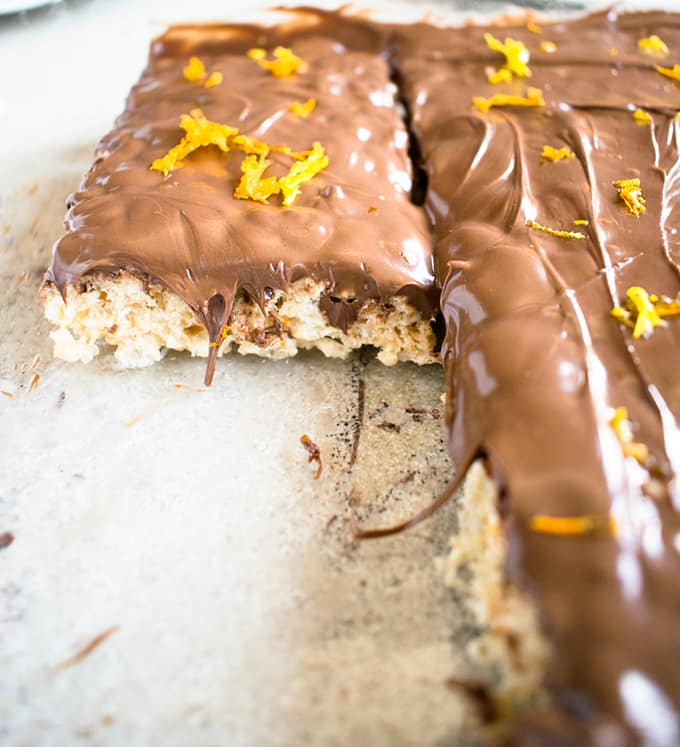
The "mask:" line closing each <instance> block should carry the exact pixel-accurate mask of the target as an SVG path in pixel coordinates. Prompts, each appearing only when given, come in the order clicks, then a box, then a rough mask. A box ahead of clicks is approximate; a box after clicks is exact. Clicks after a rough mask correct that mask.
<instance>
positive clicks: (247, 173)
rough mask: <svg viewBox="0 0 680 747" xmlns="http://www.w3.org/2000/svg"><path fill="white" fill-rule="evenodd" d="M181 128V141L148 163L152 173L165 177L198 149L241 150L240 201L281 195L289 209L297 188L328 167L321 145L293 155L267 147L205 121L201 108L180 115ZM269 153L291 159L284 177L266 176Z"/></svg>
mask: <svg viewBox="0 0 680 747" xmlns="http://www.w3.org/2000/svg"><path fill="white" fill-rule="evenodd" d="M180 127H181V128H182V129H183V130H184V131H185V133H186V134H185V135H184V137H183V138H182V140H181V141H180V142H179V143H178V144H177V145H175V146H174V147H173V148H171V149H170V150H169V151H168V152H167V153H166V154H165V155H164V156H163V157H162V158H157V159H156V160H155V161H154V162H153V163H152V164H151V167H150V168H151V170H152V171H162V172H163V175H164V176H167V175H168V174H169V173H170V172H171V171H173V170H174V169H178V168H181V167H182V166H183V165H184V163H183V162H184V159H185V158H186V157H187V156H188V155H189V154H190V153H193V151H195V150H197V149H198V148H202V147H207V146H210V145H214V146H216V147H218V148H219V149H220V150H221V151H222V152H223V153H227V152H229V151H230V150H240V151H242V152H243V153H245V154H246V157H245V158H244V159H243V163H242V164H241V173H242V176H241V181H240V182H239V184H238V186H237V187H236V189H235V190H234V196H235V197H236V198H238V199H240V200H255V201H256V202H266V201H267V200H268V199H269V197H271V196H273V195H277V194H282V195H283V204H284V205H285V206H286V207H288V206H290V205H292V204H293V202H295V200H296V198H297V197H298V195H299V194H300V187H301V185H302V184H304V183H305V182H308V181H310V180H311V179H313V178H314V177H315V176H316V175H317V174H318V173H319V172H320V171H322V170H323V169H325V168H326V166H328V156H327V155H326V151H325V149H324V147H323V146H322V145H321V143H318V142H315V143H313V144H312V148H311V149H310V150H306V151H303V152H302V153H296V152H295V151H293V150H292V149H291V148H289V147H288V146H286V145H267V143H263V142H261V141H260V140H256V139H255V138H252V137H250V136H248V135H239V134H238V129H237V128H236V127H229V125H223V124H220V123H218V122H211V121H210V120H208V119H206V118H205V116H204V115H203V112H202V111H201V110H200V109H193V110H192V111H191V112H190V113H189V114H183V115H182V117H181V119H180ZM269 153H282V154H283V155H286V156H290V157H291V158H293V159H294V163H293V165H292V166H291V167H290V169H289V170H288V173H287V174H286V175H285V176H282V177H281V178H280V179H277V178H276V177H274V176H269V177H267V176H265V175H264V174H265V171H266V170H267V169H268V168H269V166H271V164H272V162H271V161H270V160H268V159H267V156H268V155H269Z"/></svg>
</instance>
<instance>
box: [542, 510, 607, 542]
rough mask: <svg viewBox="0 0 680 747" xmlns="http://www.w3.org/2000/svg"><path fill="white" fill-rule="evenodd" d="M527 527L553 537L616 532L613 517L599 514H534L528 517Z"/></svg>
mask: <svg viewBox="0 0 680 747" xmlns="http://www.w3.org/2000/svg"><path fill="white" fill-rule="evenodd" d="M529 529H530V530H531V531H532V532H536V533H537V534H550V535H553V536H555V537H583V536H585V535H590V534H599V533H608V534H615V533H616V525H615V524H614V520H613V518H612V517H610V516H602V515H599V514H585V515H583V516H548V515H546V514H535V515H534V516H532V517H531V518H530V519H529Z"/></svg>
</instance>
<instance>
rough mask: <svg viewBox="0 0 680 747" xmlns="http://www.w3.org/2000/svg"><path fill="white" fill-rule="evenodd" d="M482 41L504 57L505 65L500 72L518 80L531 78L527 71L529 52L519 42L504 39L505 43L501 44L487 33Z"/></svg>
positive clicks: (529, 72) (508, 38) (507, 38)
mask: <svg viewBox="0 0 680 747" xmlns="http://www.w3.org/2000/svg"><path fill="white" fill-rule="evenodd" d="M484 41H485V42H486V44H487V46H488V47H489V48H490V49H493V50H494V52H500V54H502V55H503V56H504V57H505V64H504V65H503V66H502V68H501V70H507V71H508V72H509V73H510V75H511V76H512V75H515V76H516V77H518V78H529V77H531V70H529V65H528V63H529V57H530V55H529V50H528V49H527V48H526V47H525V46H524V44H523V43H522V42H521V41H517V39H511V38H510V37H506V39H505V41H504V42H502V41H501V40H500V39H496V37H495V36H493V35H492V34H489V33H486V34H484Z"/></svg>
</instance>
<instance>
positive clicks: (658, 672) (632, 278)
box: [47, 9, 680, 747]
mask: <svg viewBox="0 0 680 747" xmlns="http://www.w3.org/2000/svg"><path fill="white" fill-rule="evenodd" d="M486 30H487V29H485V28H481V27H466V28H464V29H435V28H433V27H431V26H428V25H425V24H416V25H414V26H384V25H380V24H377V23H373V22H370V21H368V20H365V19H361V18H348V17H347V16H345V15H342V14H337V13H324V12H321V11H315V10H311V9H303V10H300V11H298V18H297V20H296V22H294V23H290V24H285V25H282V26H278V27H274V28H260V27H256V26H242V25H238V26H237V25H212V26H193V25H187V26H178V27H174V28H173V29H171V30H169V31H168V33H167V34H165V35H164V36H163V37H161V38H160V39H159V40H157V41H156V42H155V43H154V45H153V48H152V54H151V58H150V61H149V66H148V68H147V70H146V71H145V73H144V74H143V76H142V79H141V81H140V83H139V84H138V85H137V86H135V87H134V88H133V91H132V93H131V95H130V97H129V100H128V103H127V106H126V110H125V112H124V113H123V115H121V117H120V118H119V120H118V122H117V123H116V127H115V129H114V130H113V131H112V132H111V133H110V134H109V135H107V136H106V137H105V138H104V139H103V140H102V142H101V144H100V146H99V149H98V156H97V160H96V161H95V164H94V166H93V167H92V169H91V171H90V172H88V174H87V175H86V176H85V178H84V181H83V185H82V188H81V192H79V193H76V195H74V196H73V199H72V201H71V203H70V209H69V215H68V219H67V226H68V233H67V234H66V236H65V237H64V238H63V239H61V241H60V242H58V244H57V246H56V248H55V253H54V260H53V263H52V266H51V268H50V270H49V272H48V276H47V279H48V281H52V282H54V283H56V285H57V286H58V287H59V288H61V289H62V290H63V288H64V287H65V286H66V284H67V283H69V282H72V281H77V280H78V279H79V278H80V277H82V276H83V274H85V273H87V272H91V271H93V270H107V271H112V272H114V271H117V270H121V269H124V270H132V271H135V272H138V273H141V274H143V275H144V276H147V277H153V278H156V279H157V280H159V281H160V282H162V283H163V284H165V285H166V286H167V287H168V288H170V289H171V290H173V291H175V292H176V293H178V294H179V295H180V296H182V297H183V298H184V299H185V300H186V301H187V303H188V304H189V305H190V306H191V307H192V308H193V309H194V310H195V311H196V313H197V315H198V316H200V318H201V319H202V320H203V323H204V324H205V325H206V327H207V328H208V330H209V333H210V340H211V342H213V343H215V342H218V341H219V339H220V336H221V332H222V328H223V325H224V324H225V323H227V322H228V318H229V314H230V311H231V305H232V303H233V299H234V297H235V295H236V294H237V293H239V292H246V293H248V294H249V295H250V296H251V297H252V298H254V299H256V300H258V301H259V302H261V299H262V298H263V297H264V293H265V292H266V291H267V289H268V288H285V287H287V285H288V284H289V283H290V282H293V281H294V280H296V279H299V278H302V277H312V278H316V279H319V280H322V281H323V282H325V283H327V284H328V291H327V294H326V296H325V297H324V299H323V301H322V307H323V310H324V312H325V313H326V314H327V316H328V318H329V320H330V321H331V323H332V324H335V325H337V326H338V327H342V328H346V327H347V326H348V325H350V324H351V323H352V321H353V320H354V319H355V318H356V314H357V313H359V311H360V309H361V308H362V306H363V305H364V304H365V303H367V302H368V301H370V300H372V299H378V300H383V301H385V300H387V299H389V298H390V297H392V296H394V295H396V294H398V293H402V294H406V295H407V296H408V297H409V299H410V300H411V301H412V302H413V303H415V304H416V305H417V306H418V307H419V308H420V309H421V311H423V313H424V314H426V315H427V314H431V313H432V311H433V309H434V308H435V304H436V300H435V299H434V298H433V291H434V288H435V282H436V284H437V285H438V286H439V287H440V288H441V312H442V315H443V318H444V321H445V324H446V339H445V343H444V346H443V349H442V357H443V363H444V366H445V369H446V376H447V406H446V433H447V438H448V443H449V447H450V451H451V453H452V455H453V457H454V459H455V460H456V461H457V462H458V464H459V465H464V464H467V463H468V462H469V460H470V459H471V458H472V457H473V456H474V455H475V454H483V455H484V456H485V458H486V460H487V462H488V465H489V469H490V470H491V472H492V473H493V475H494V477H495V479H496V481H497V482H498V485H499V488H500V490H501V491H502V493H503V494H504V495H505V496H507V499H508V503H507V510H508V512H509V513H508V519H507V531H508V533H509V536H510V539H511V552H510V554H509V561H508V569H507V570H508V575H509V577H510V578H511V579H512V580H513V581H515V582H516V583H519V584H521V585H522V586H523V587H524V588H527V589H529V590H531V591H533V592H534V593H535V595H536V597H537V598H538V600H539V601H540V604H541V608H542V610H543V612H544V617H545V625H546V628H547V629H548V630H549V631H550V633H551V634H552V636H553V637H554V641H555V651H556V655H555V657H554V659H553V664H552V666H551V669H550V672H549V676H548V684H549V685H550V687H551V689H552V691H553V693H554V695H555V703H556V704H557V705H558V706H559V707H560V710H559V712H557V711H555V710H553V712H552V713H550V714H547V715H546V716H545V718H544V717H543V716H537V717H536V718H535V719H533V720H532V721H531V722H525V723H524V724H523V725H522V727H521V729H520V730H519V731H518V739H520V740H521V738H522V737H521V734H524V735H526V738H527V741H526V743H527V744H556V743H558V739H561V740H562V741H563V742H564V743H565V744H567V743H569V744H571V743H573V744H587V743H592V744H598V745H599V744H601V745H604V744H607V745H627V744H645V745H653V746H654V747H656V746H657V745H658V746H660V747H666V746H667V745H668V746H670V745H676V744H677V743H678V742H680V716H679V708H680V706H679V704H680V673H679V672H678V668H677V666H676V660H677V658H678V653H680V633H679V632H678V631H679V630H680V628H679V627H678V622H677V621H678V617H679V615H680V585H679V584H678V581H677V580H678V578H680V542H679V540H678V537H680V520H679V516H678V509H679V508H680V487H679V486H678V483H677V475H678V470H679V469H680V431H679V429H678V424H677V418H678V417H679V416H680V377H679V376H678V371H679V370H680V320H675V319H670V320H669V321H668V324H667V325H666V326H664V327H661V328H657V329H655V330H654V333H653V334H652V335H651V337H649V338H648V339H634V338H633V337H632V335H631V332H630V330H628V329H626V328H624V327H622V326H621V325H619V324H618V323H617V322H616V321H615V320H614V319H613V318H612V317H611V315H610V311H611V309H612V307H613V306H615V305H617V304H618V303H619V301H620V299H621V298H622V297H623V296H624V294H625V292H626V290H627V288H628V287H630V286H632V285H639V286H644V287H646V288H647V289H648V290H650V291H651V292H655V293H662V294H667V295H669V296H675V294H676V293H678V291H680V239H678V231H679V230H680V199H679V198H678V194H679V193H680V165H679V160H678V139H679V135H680V131H679V128H680V123H678V121H677V119H676V118H675V113H676V111H677V110H678V109H680V91H679V90H678V87H677V86H676V85H675V83H674V82H673V81H671V80H669V79H668V78H665V77H663V76H662V75H660V74H659V73H658V72H656V71H655V70H654V69H653V66H654V64H664V65H668V66H672V64H673V63H675V62H680V15H674V14H669V13H663V12H658V13H631V14H627V15H617V14H616V13H614V12H606V13H600V14H596V15H592V16H588V17H585V18H582V19H579V20H576V21H571V22H568V23H557V24H551V25H544V29H543V33H542V34H541V35H536V34H532V33H529V31H527V29H526V28H525V27H524V26H522V25H519V24H518V25H516V26H510V27H507V28H501V29H499V28H498V27H494V28H490V29H488V30H489V31H491V33H493V34H495V35H497V36H500V37H501V38H502V37H505V36H511V37H513V38H516V39H519V40H521V41H522V42H524V43H525V44H526V46H527V48H528V49H529V50H530V52H531V60H530V67H531V70H532V77H531V78H530V79H515V80H513V81H512V82H511V83H507V84H503V85H501V86H492V85H490V84H489V83H488V82H487V79H486V70H485V69H486V68H487V67H494V68H497V67H498V66H499V65H500V64H501V63H502V58H501V57H500V55H499V54H498V53H497V52H494V51H492V50H490V49H489V48H488V47H487V46H486V44H485V42H484V31H486ZM653 33H656V34H658V35H659V36H661V37H662V38H663V39H664V41H665V42H666V43H667V44H668V46H669V48H670V50H671V55H670V56H669V57H668V58H664V59H657V58H653V57H649V56H646V55H644V54H641V53H640V51H639V49H638V40H639V39H640V38H642V37H645V36H649V35H650V34H653ZM544 39H549V40H550V41H552V42H554V43H555V44H556V47H557V50H556V51H555V53H554V54H547V53H544V52H542V51H540V48H539V44H540V42H541V41H542V40H544ZM276 44H283V45H285V46H291V47H293V48H294V51H295V52H296V54H298V55H299V56H300V57H301V58H302V59H304V60H305V61H306V62H307V63H308V65H309V68H308V72H306V73H300V74H298V75H297V76H295V77H292V78H289V79H284V80H275V79H274V78H272V76H270V75H269V74H268V73H267V72H266V71H263V70H261V69H259V68H258V67H257V66H256V65H254V63H253V62H252V61H250V60H248V59H247V58H246V57H245V55H244V52H245V51H246V50H247V49H248V48H249V47H252V46H263V47H268V48H271V47H273V46H275V45H276ZM190 54H197V55H200V56H201V57H202V58H203V60H204V62H205V63H206V67H207V68H208V69H209V70H211V71H212V70H216V71H219V72H222V73H223V75H224V83H223V84H222V85H221V86H217V87H215V88H213V89H210V90H208V91H206V90H205V89H202V88H201V87H200V86H198V87H196V86H192V85H191V84H189V83H188V82H187V81H185V80H184V79H183V77H182V72H181V71H182V67H183V64H185V61H186V59H187V58H188V56H189V55H190ZM386 60H388V61H389V64H388V62H386ZM390 77H391V79H392V80H393V81H395V82H397V83H398V85H399V88H400V90H399V93H398V95H399V98H400V99H401V100H402V101H403V103H404V105H405V108H406V110H407V115H408V122H409V132H408V133H407V131H406V129H405V127H404V125H403V123H402V122H401V121H400V119H399V117H398V115H397V112H396V108H395V93H394V90H393V88H392V87H391V85H390ZM527 84H531V85H532V86H536V87H537V88H540V89H541V90H542V92H543V95H544V97H545V100H546V105H545V106H544V107H541V108H535V109H531V108H528V109H522V108H517V107H504V108H499V109H492V110H491V111H489V112H488V113H485V114H481V113H479V112H478V111H476V110H475V109H474V108H473V107H472V106H471V101H472V98H473V97H474V96H490V95H492V94H494V93H499V92H502V93H506V94H512V95H522V94H524V93H525V91H526V87H527ZM309 97H314V98H316V99H317V109H316V111H315V116H313V117H311V118H310V119H309V120H306V121H305V122H304V123H301V122H300V121H299V120H297V119H295V118H294V117H292V116H291V115H290V114H289V113H288V105H289V104H290V103H291V102H292V101H304V100H306V99H307V98H309ZM196 106H201V107H202V108H203V109H204V111H205V113H206V115H207V116H208V117H209V118H210V119H214V120H218V121H221V122H225V123H228V124H232V125H235V126H238V127H239V128H240V129H241V131H242V132H243V133H245V134H248V135H251V136H254V137H256V138H258V139H261V140H264V141H266V142H269V143H272V144H286V145H290V146H291V147H292V148H293V149H295V150H304V149H305V148H308V147H309V146H310V145H311V142H312V141H313V140H319V141H321V142H322V143H323V144H324V145H325V146H326V149H327V152H328V155H329V158H330V165H329V167H328V169H327V170H326V171H325V172H323V173H322V174H321V175H319V176H317V177H316V178H315V179H314V180H313V182H311V183H309V184H306V185H304V187H303V190H302V195H301V196H300V198H299V199H298V201H297V202H296V203H295V205H294V206H293V207H292V208H290V209H285V208H282V207H280V206H277V205H275V204H270V205H259V204H255V203H252V202H249V201H239V200H235V199H234V198H233V197H232V193H233V188H234V186H235V184H236V182H237V180H238V178H239V176H240V173H239V167H240V157H239V156H237V155H235V154H232V155H230V156H228V157H225V156H223V155H219V154H217V153H216V152H215V153H213V152H211V151H210V150H205V151H203V152H197V153H196V154H194V155H192V156H191V158H190V159H188V160H187V164H186V166H185V168H183V169H181V170H178V171H176V172H173V173H172V174H171V175H170V176H169V177H168V178H167V179H163V178H162V177H160V175H159V174H157V173H152V172H150V171H149V170H148V167H149V164H150V163H151V161H152V160H153V159H154V158H156V157H158V156H160V155H162V154H163V153H165V152H166V151H167V150H168V149H169V148H170V147H171V146H172V145H174V144H175V142H176V141H177V140H178V137H179V135H180V132H179V130H178V127H177V121H178V117H179V115H180V114H181V113H182V112H188V111H189V110H190V109H192V108H194V107H196ZM636 107H641V108H643V109H645V110H646V111H648V112H649V113H650V115H651V117H652V122H651V124H649V125H644V126H642V125H640V124H638V123H637V122H636V121H635V120H634V119H633V116H632V113H633V110H634V109H635V108H636ZM409 141H410V143H411V147H410V155H411V158H414V159H416V160H417V163H416V164H415V166H416V173H418V169H421V168H422V170H423V172H424V174H423V175H424V177H426V179H420V180H419V184H420V186H421V188H422V189H421V190H420V193H418V190H413V194H411V193H412V186H413V183H412V175H413V169H412V167H411V164H410V163H409V157H408V153H409ZM544 145H551V146H554V147H561V146H567V147H568V148H569V149H570V150H571V151H572V152H573V153H574V158H573V159H571V160H565V161H563V162H559V163H545V162H542V160H541V158H540V154H541V150H542V147H543V146H544ZM284 168H285V163H284V161H281V160H279V161H278V162H277V164H276V166H275V167H274V173H281V170H282V169H284ZM276 169H278V170H279V171H276ZM631 177H637V178H639V179H640V180H641V184H642V189H643V192H644V194H645V195H646V198H647V212H646V213H644V214H643V215H641V216H639V217H638V218H636V217H634V216H632V215H630V214H628V213H627V212H626V210H625V208H624V206H623V203H622V202H621V200H620V199H619V197H618V195H617V191H616V190H615V189H614V187H613V185H612V182H613V181H616V180H619V179H624V178H631ZM410 197H412V198H413V199H410ZM421 200H423V207H424V210H421V209H419V208H418V206H417V205H416V204H414V203H419V202H420V201H421ZM528 220H532V221H537V222H538V223H541V224H543V225H546V226H550V227H552V228H556V229H565V230H571V229H572V223H573V221H574V220H581V221H583V220H587V221H588V225H587V226H580V227H579V230H580V231H581V232H582V233H584V234H585V238H584V239H572V240H570V239H564V238H557V237H555V236H550V235H547V234H545V233H540V232H538V231H535V230H530V229H528V228H527V225H526V224H527V221H528ZM430 231H431V232H432V234H430ZM431 235H433V236H434V248H433V247H432V240H431ZM433 263H434V264H433ZM433 268H434V271H433ZM216 353H217V346H216V345H215V346H213V347H212V348H211V359H210V368H209V374H208V376H207V379H209V378H210V376H211V375H212V366H213V365H214V358H215V355H216ZM620 406H625V407H626V408H627V409H628V412H629V415H630V418H631V420H632V421H633V422H634V423H635V424H636V428H637V430H636V432H635V439H636V440H637V441H640V442H642V443H644V444H645V445H646V446H647V447H648V450H649V460H648V461H647V462H646V463H645V466H644V468H643V467H642V466H641V465H639V464H637V463H636V462H635V461H634V460H632V459H630V458H625V457H624V454H623V450H622V448H621V444H620V443H619V441H618V440H617V437H616V435H615V433H614V431H613V429H612V428H611V426H610V423H609V419H610V417H611V413H612V411H613V409H614V408H616V407H620ZM652 496H653V497H652ZM504 505H505V504H504ZM536 514H548V515H557V516H574V515H581V514H597V515H602V516H607V515H608V514H611V515H612V516H613V517H614V520H615V524H616V529H617V532H616V536H615V537H612V536H608V535H607V536H606V535H604V534H598V535H593V536H583V537H579V538H569V537H550V536H545V535H541V534H537V533H534V532H531V531H529V528H528V527H529V521H530V519H531V517H532V516H534V515H536ZM570 721H571V722H572V723H571V724H570V725H569V727H568V728H567V727H565V724H567V723H568V722H570Z"/></svg>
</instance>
